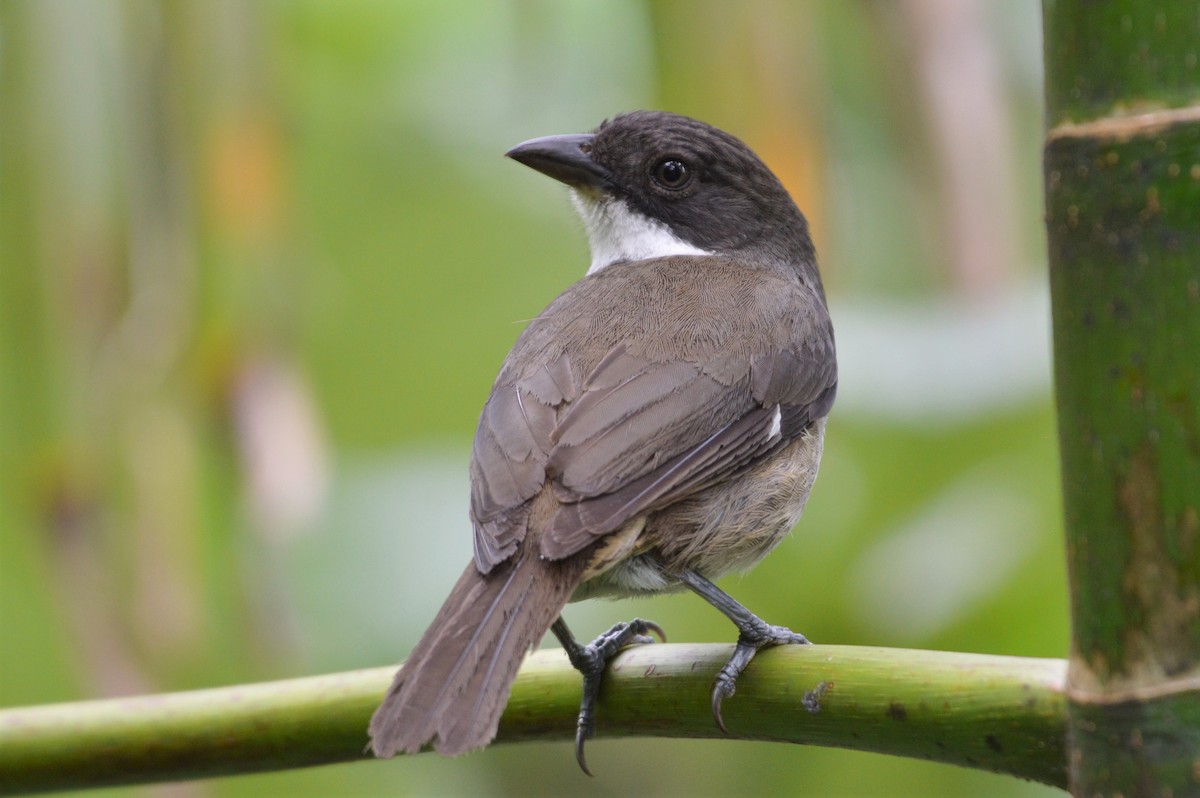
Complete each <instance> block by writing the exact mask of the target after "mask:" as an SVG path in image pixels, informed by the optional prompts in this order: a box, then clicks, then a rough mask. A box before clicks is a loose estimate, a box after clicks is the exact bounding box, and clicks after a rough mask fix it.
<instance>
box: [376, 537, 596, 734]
mask: <svg viewBox="0 0 1200 798" xmlns="http://www.w3.org/2000/svg"><path fill="white" fill-rule="evenodd" d="M529 548H530V544H529V541H526V542H525V545H524V546H522V548H521V550H519V551H518V552H517V553H516V554H515V555H514V556H513V557H512V558H511V559H510V560H508V561H507V562H504V563H501V564H500V565H497V566H496V567H495V568H494V569H492V571H491V572H490V573H488V574H481V573H479V571H478V570H477V569H476V568H475V565H474V563H472V564H470V565H468V566H467V570H466V571H464V572H463V575H462V576H461V577H459V580H458V583H457V584H456V585H455V586H454V590H452V591H451V593H450V596H449V598H447V599H446V602H445V604H443V605H442V609H441V610H440V611H439V612H438V614H437V617H436V618H435V619H434V621H433V623H432V624H431V625H430V627H429V629H427V630H426V632H425V634H424V636H422V638H421V640H420V642H418V643H417V646H416V648H414V649H413V652H412V654H411V655H410V656H409V658H408V660H407V661H406V662H405V663H404V665H403V666H402V667H401V668H400V670H399V672H398V673H397V674H396V678H395V680H394V681H393V682H392V686H391V689H389V690H388V694H387V697H386V698H385V699H384V701H383V704H382V705H380V707H379V709H377V710H376V711H375V715H374V716H373V717H372V718H371V726H370V734H371V748H372V749H373V750H374V752H375V754H376V756H381V757H389V756H392V755H394V754H396V753H398V752H401V751H403V752H405V753H410V754H411V753H416V752H417V751H419V750H421V748H422V747H423V746H424V745H426V744H427V743H430V742H432V743H433V746H434V748H435V749H437V751H438V752H439V753H442V754H447V755H451V756H452V755H455V754H461V753H465V752H467V751H471V750H473V749H476V748H481V747H483V746H485V745H487V744H488V743H489V742H491V740H492V738H493V737H495V736H496V728H497V726H498V725H499V723H500V715H501V713H502V712H503V711H504V705H505V704H506V703H507V702H508V694H509V690H510V688H511V687H512V682H513V679H515V678H516V675H517V669H518V668H519V667H520V665H521V661H522V660H523V659H524V658H525V654H526V652H527V651H528V650H529V649H530V648H532V647H533V646H535V645H537V643H538V641H539V640H541V639H542V636H543V635H545V633H546V631H547V630H548V629H549V628H550V624H552V623H553V622H554V619H555V618H557V617H558V615H559V613H560V612H562V608H563V607H564V606H565V605H566V603H567V600H568V599H570V597H571V593H572V592H573V591H574V590H575V587H576V586H577V585H578V584H579V580H580V577H581V575H582V571H583V567H582V563H580V562H571V561H561V562H550V561H547V560H542V559H541V558H539V557H538V556H537V553H536V552H530V551H529ZM573 559H574V560H578V559H580V558H573Z"/></svg>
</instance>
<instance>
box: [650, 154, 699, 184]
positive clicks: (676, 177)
mask: <svg viewBox="0 0 1200 798" xmlns="http://www.w3.org/2000/svg"><path fill="white" fill-rule="evenodd" d="M653 174H654V182H655V183H658V184H659V185H660V186H662V187H663V188H683V187H684V186H686V185H687V184H688V182H689V181H690V180H691V179H692V172H691V170H690V169H688V167H687V164H685V163H684V162H683V161H681V160H679V159H678V158H667V159H666V160H663V161H659V162H658V165H657V166H655V167H654V172H653Z"/></svg>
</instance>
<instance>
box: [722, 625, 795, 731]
mask: <svg viewBox="0 0 1200 798" xmlns="http://www.w3.org/2000/svg"><path fill="white" fill-rule="evenodd" d="M738 632H739V634H738V641H737V648H735V649H734V650H733V656H731V657H730V658H729V661H728V662H726V663H725V667H723V668H721V670H720V672H719V673H718V674H717V678H716V681H714V682H713V688H712V713H713V719H714V720H716V722H717V726H718V727H719V728H720V729H721V731H723V732H725V733H726V734H729V729H727V728H725V719H724V718H722V717H721V702H722V701H724V700H725V699H726V698H729V697H731V696H732V695H733V694H734V693H735V692H737V678H738V676H740V675H741V674H742V671H744V670H745V669H746V666H747V665H749V664H750V660H752V659H754V655H755V654H757V653H758V651H759V649H762V648H767V647H769V646H782V645H789V644H796V645H807V644H808V638H806V637H805V636H804V635H802V634H799V633H797V632H793V631H792V630H791V629H788V628H787V627H786V626H773V625H771V624H769V623H767V622H766V621H764V620H762V619H761V618H759V617H758V616H757V615H750V617H749V618H748V619H744V620H743V621H742V622H741V623H739V624H738Z"/></svg>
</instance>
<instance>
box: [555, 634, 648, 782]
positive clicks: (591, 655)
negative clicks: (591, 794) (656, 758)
mask: <svg viewBox="0 0 1200 798" xmlns="http://www.w3.org/2000/svg"><path fill="white" fill-rule="evenodd" d="M550 631H552V632H554V636H555V637H557V638H558V642H560V643H562V647H563V648H564V649H565V650H566V652H567V658H568V659H569V660H571V665H573V666H574V667H575V670H577V671H579V672H580V673H582V674H583V699H582V701H580V704H579V723H578V725H577V726H576V728H575V760H576V761H577V762H579V767H580V768H582V769H583V772H584V773H586V774H588V775H589V776H590V775H592V772H591V771H590V770H588V766H587V760H586V759H584V757H583V744H584V743H585V742H586V741H587V740H588V739H589V738H590V737H594V736H595V734H596V700H597V699H598V698H599V696H600V677H601V676H602V675H603V674H604V668H605V666H606V665H607V664H608V661H609V660H610V659H612V658H613V656H615V655H616V653H617V652H618V651H620V650H621V649H622V648H624V647H625V646H628V645H633V644H642V643H653V642H654V638H652V637H649V636H648V635H647V632H653V633H654V634H656V635H658V637H659V639H661V640H662V641H663V642H664V643H665V642H666V640H667V637H666V635H665V634H663V630H662V629H661V628H659V626H658V624H656V623H654V622H652V621H643V620H642V619H641V618H634V619H633V620H632V621H627V622H625V623H619V624H617V625H616V626H614V627H613V628H611V629H609V630H608V631H607V632H605V633H604V634H602V635H600V636H599V637H597V638H596V639H595V640H593V641H592V642H590V643H588V644H587V645H586V646H581V645H580V644H579V643H578V642H577V641H576V640H575V637H574V636H573V635H572V634H571V630H570V629H568V628H567V624H566V622H565V621H564V620H563V619H562V617H561V616H560V617H559V619H558V620H557V621H555V622H554V625H553V626H551V627H550Z"/></svg>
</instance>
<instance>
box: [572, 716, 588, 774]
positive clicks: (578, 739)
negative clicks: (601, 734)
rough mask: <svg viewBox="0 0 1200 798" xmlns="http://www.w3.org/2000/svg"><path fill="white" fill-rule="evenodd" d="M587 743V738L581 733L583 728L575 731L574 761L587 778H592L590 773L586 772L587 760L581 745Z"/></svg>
mask: <svg viewBox="0 0 1200 798" xmlns="http://www.w3.org/2000/svg"><path fill="white" fill-rule="evenodd" d="M585 742H587V736H586V735H585V734H584V733H583V727H582V726H581V727H579V728H578V729H576V730H575V761H576V762H578V763H579V769H580V770H582V771H583V772H584V773H585V774H587V775H588V776H592V771H590V770H588V765H587V758H586V757H584V755H583V744H584V743H585Z"/></svg>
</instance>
